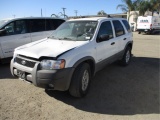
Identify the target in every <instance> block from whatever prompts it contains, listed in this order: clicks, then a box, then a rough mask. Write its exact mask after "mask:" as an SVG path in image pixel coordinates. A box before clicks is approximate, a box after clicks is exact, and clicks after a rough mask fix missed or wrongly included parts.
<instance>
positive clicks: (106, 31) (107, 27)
mask: <svg viewBox="0 0 160 120" xmlns="http://www.w3.org/2000/svg"><path fill="white" fill-rule="evenodd" d="M101 35H109V39H111V38H113V30H112V26H111V22H110V21H106V22H103V23H102V24H101V26H100V29H99V33H98V37H99V36H101ZM97 42H98V41H97Z"/></svg>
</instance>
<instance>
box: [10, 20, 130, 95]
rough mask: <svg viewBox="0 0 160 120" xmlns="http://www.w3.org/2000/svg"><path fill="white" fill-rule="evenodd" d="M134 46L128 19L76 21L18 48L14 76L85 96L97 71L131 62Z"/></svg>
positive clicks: (14, 58)
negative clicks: (113, 64)
mask: <svg viewBox="0 0 160 120" xmlns="http://www.w3.org/2000/svg"><path fill="white" fill-rule="evenodd" d="M132 45H133V38H132V32H131V30H130V26H129V24H128V22H127V20H126V19H123V18H106V17H104V18H103V17H102V18H101V17H100V18H99V17H97V18H81V19H73V20H69V21H67V22H65V23H63V24H62V25H60V27H58V28H57V29H56V30H55V31H54V32H53V33H52V35H51V36H50V37H48V38H45V39H42V40H39V41H36V42H33V43H30V44H27V45H24V46H21V47H18V48H16V49H15V51H14V56H13V59H12V60H11V66H10V68H11V73H12V75H13V76H16V77H19V78H21V79H24V80H26V81H29V82H31V83H33V84H34V85H35V86H38V87H42V88H45V89H53V90H60V91H66V90H69V92H70V94H71V95H72V96H75V97H83V96H84V95H86V94H87V91H88V89H89V86H90V82H91V80H92V78H93V76H94V75H95V73H96V72H97V71H99V70H101V69H102V68H103V67H105V66H106V65H107V64H110V63H112V62H114V61H117V60H119V61H120V62H121V64H122V65H124V66H126V65H128V64H129V63H130V60H131V50H132Z"/></svg>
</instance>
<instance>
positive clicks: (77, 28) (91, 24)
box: [50, 21, 97, 41]
mask: <svg viewBox="0 0 160 120" xmlns="http://www.w3.org/2000/svg"><path fill="white" fill-rule="evenodd" d="M96 26H97V21H69V22H65V23H63V24H62V25H61V26H60V27H58V28H57V29H56V30H55V31H54V32H53V34H52V35H51V36H50V38H52V39H59V40H73V41H86V40H90V39H92V37H93V35H94V32H95V29H96Z"/></svg>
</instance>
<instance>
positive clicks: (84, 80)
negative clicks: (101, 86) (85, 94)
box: [82, 70, 89, 91]
mask: <svg viewBox="0 0 160 120" xmlns="http://www.w3.org/2000/svg"><path fill="white" fill-rule="evenodd" d="M88 83H89V73H88V70H85V71H84V73H83V77H82V90H83V91H85V90H86V89H87V87H88Z"/></svg>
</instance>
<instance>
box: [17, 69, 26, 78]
mask: <svg viewBox="0 0 160 120" xmlns="http://www.w3.org/2000/svg"><path fill="white" fill-rule="evenodd" d="M17 76H18V77H19V78H21V79H25V78H26V74H25V72H23V71H21V70H17Z"/></svg>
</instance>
